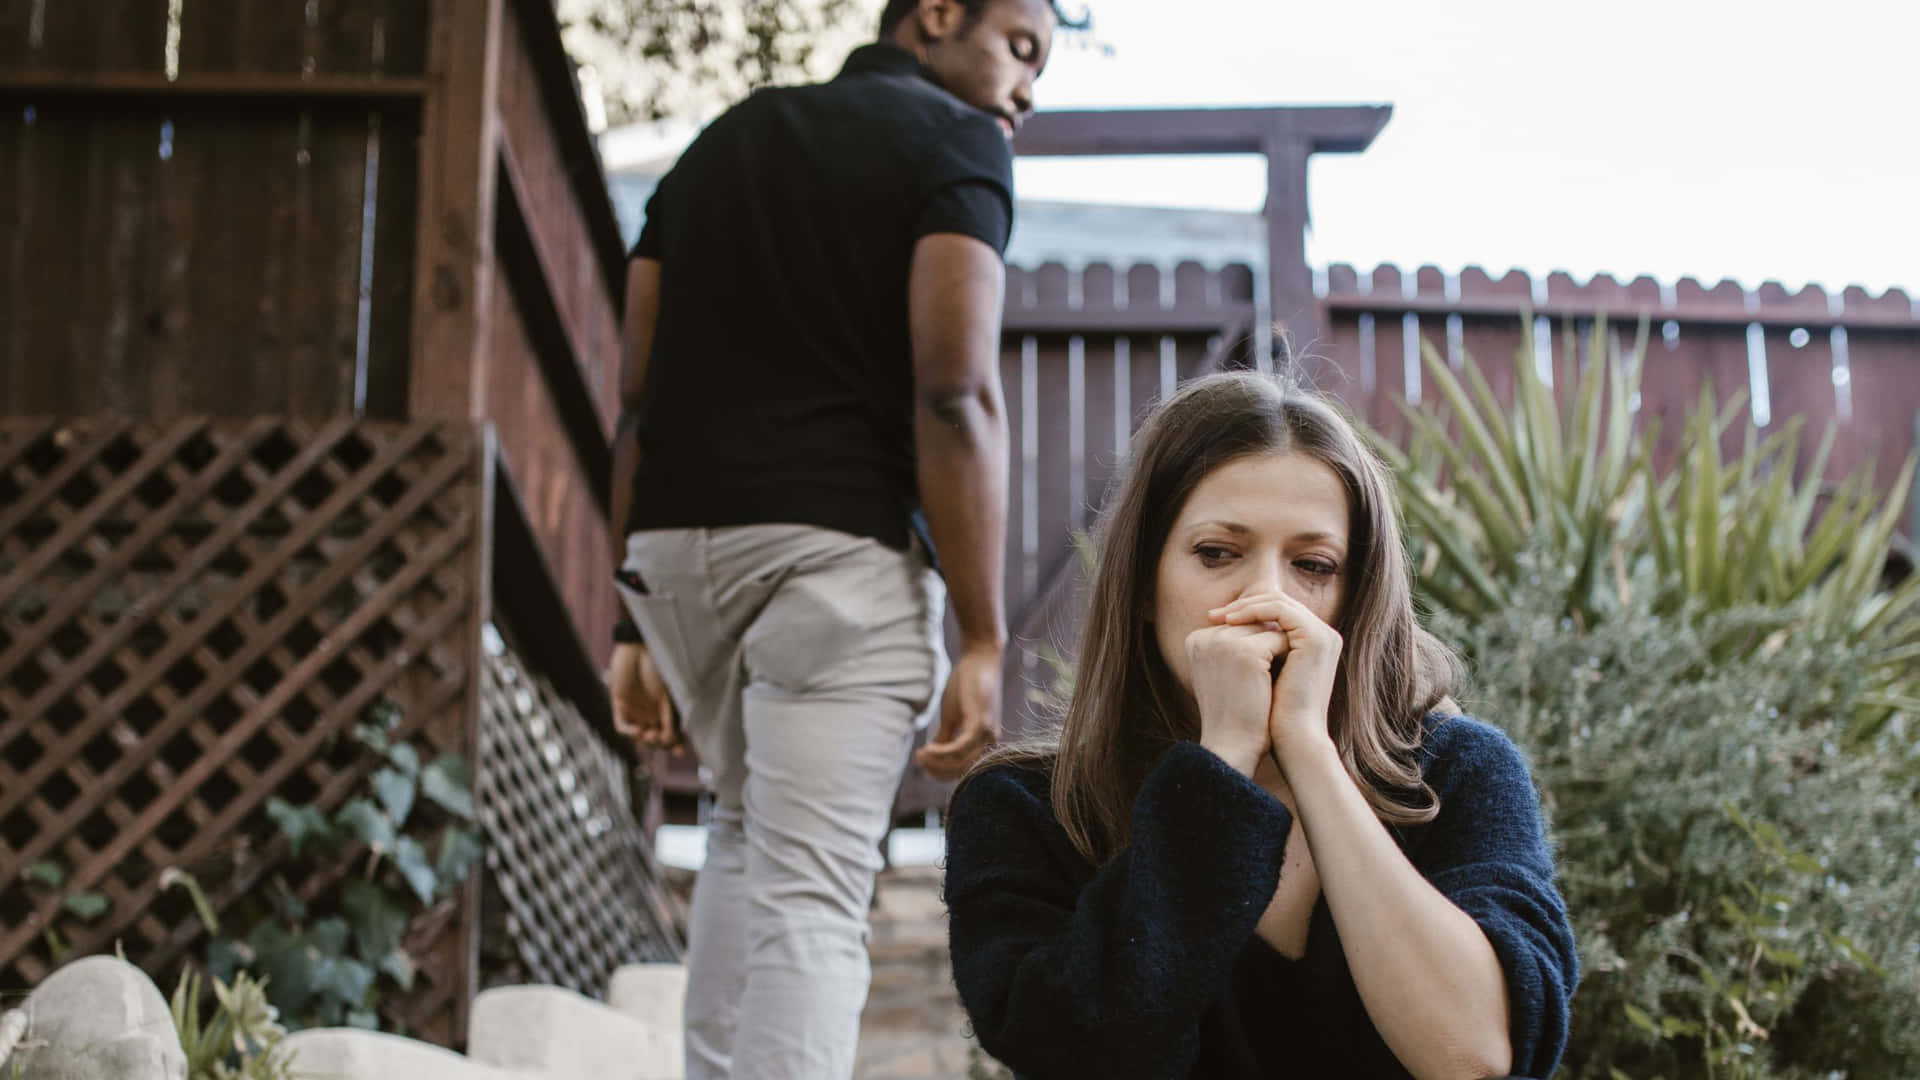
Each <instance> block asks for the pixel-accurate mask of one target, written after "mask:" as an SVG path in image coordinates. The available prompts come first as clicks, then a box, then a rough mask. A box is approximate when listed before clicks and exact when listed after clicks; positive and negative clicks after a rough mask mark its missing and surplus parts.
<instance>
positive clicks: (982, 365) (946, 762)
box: [907, 233, 1007, 778]
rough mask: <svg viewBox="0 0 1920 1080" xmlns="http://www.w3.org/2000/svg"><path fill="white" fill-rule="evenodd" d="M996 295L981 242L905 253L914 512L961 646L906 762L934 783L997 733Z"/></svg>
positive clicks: (1003, 452) (997, 282)
mask: <svg viewBox="0 0 1920 1080" xmlns="http://www.w3.org/2000/svg"><path fill="white" fill-rule="evenodd" d="M1005 288H1006V268H1005V266H1004V265H1003V264H1002V263H1001V261H1000V256H999V254H998V253H996V252H995V251H994V250H993V249H992V248H991V247H989V246H987V245H986V244H984V243H982V242H981V241H979V240H976V239H974V238H972V237H970V236H961V235H956V234H946V233H938V234H934V235H931V236H926V237H922V238H921V239H920V241H919V243H918V244H917V245H916V246H915V247H914V252H913V266H912V270H911V271H910V274H909V280H908V291H907V296H908V317H909V324H910V327H911V330H912V342H913V382H914V445H915V448H916V452H917V455H918V467H919V481H920V501H921V503H922V505H923V506H924V508H925V510H926V515H927V527H928V530H929V531H930V532H931V533H932V535H933V544H934V547H935V548H936V549H937V551H938V552H939V556H940V566H941V570H942V571H943V573H944V574H945V576H946V580H947V592H948V595H949V597H950V598H951V601H952V604H953V612H954V616H955V618H956V619H957V620H958V622H959V623H960V636H961V654H960V656H959V657H957V658H956V659H955V663H954V669H953V675H952V677H951V679H950V680H949V681H948V684H947V691H946V695H945V697H944V699H943V700H942V702H941V710H940V713H941V715H940V727H939V730H938V732H937V733H936V734H935V735H934V737H933V741H932V742H930V743H929V744H928V745H927V746H925V747H923V748H922V749H921V750H920V751H919V753H918V755H917V757H916V760H918V761H919V763H920V765H921V767H923V768H925V769H926V770H927V771H928V772H929V773H932V774H933V775H934V776H936V777H941V778H952V777H956V776H958V775H959V774H960V773H961V772H963V771H965V769H966V767H967V766H968V765H970V764H972V763H973V761H974V760H976V759H977V758H978V757H979V756H980V754H981V753H983V752H984V751H985V750H986V749H987V748H988V747H990V746H991V745H992V744H993V742H994V740H995V739H997V738H998V737H999V733H1000V661H1001V656H1002V653H1003V652H1004V650H1005V648H1006V641H1007V627H1006V612H1005V602H1004V600H1003V599H1002V595H1003V592H1002V590H1003V585H1004V582H1005V578H1006V568H1005V562H1006V532H1007V419H1006V404H1005V402H1004V401H1003V400H1002V397H1001V390H1000V315H1001V304H1002V302H1003V299H1004V295H1005Z"/></svg>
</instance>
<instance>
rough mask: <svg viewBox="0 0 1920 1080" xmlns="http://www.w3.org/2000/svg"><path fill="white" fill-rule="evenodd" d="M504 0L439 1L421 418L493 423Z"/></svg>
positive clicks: (416, 396) (420, 344)
mask: <svg viewBox="0 0 1920 1080" xmlns="http://www.w3.org/2000/svg"><path fill="white" fill-rule="evenodd" d="M502 8H503V0H458V2H456V0H435V2H434V11H433V23H432V27H431V29H430V31H429V33H430V35H431V36H430V38H429V44H428V53H427V75H428V79H429V81H430V83H431V84H432V90H431V92H430V93H429V96H428V100H427V105H426V109H425V113H424V116H423V117H422V123H421V134H420V203H419V205H420V213H419V221H418V229H419V232H418V234H417V239H416V241H415V255H414V285H413V335H412V343H413V348H412V362H413V366H412V371H411V373H410V376H409V391H408V395H407V399H408V400H407V403H408V413H409V415H410V416H411V417H413V418H415V419H424V418H428V417H439V418H443V419H448V420H455V419H458V420H479V419H482V418H484V417H485V416H486V415H487V403H486V379H485V378H484V372H483V370H482V366H483V365H484V364H485V362H486V360H485V358H486V355H487V351H486V347H487V329H488V328H487V313H488V311H489V307H490V304H491V300H492V291H493V231H494V195H495V174H496V171H497V169H498V157H499V155H498V153H497V150H496V140H497V138H498V133H497V129H496V124H497V121H496V119H495V115H494V108H493V100H494V96H495V89H496V85H497V83H498V81H499V69H500V34H501V25H500V24H501V14H502Z"/></svg>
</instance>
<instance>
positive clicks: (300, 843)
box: [267, 795, 335, 859]
mask: <svg viewBox="0 0 1920 1080" xmlns="http://www.w3.org/2000/svg"><path fill="white" fill-rule="evenodd" d="M267 816H268V817H270V818H272V819H273V823H274V824H275V825H278V826H279V827H280V835H282V836H285V837H286V838H287V849H288V851H289V852H290V853H291V854H292V855H293V857H294V858H296V859H297V858H299V857H300V853H301V851H303V850H305V849H306V847H307V845H308V844H309V843H312V844H314V845H315V846H317V847H332V846H333V845H334V842H335V837H334V833H333V826H332V825H329V824H328V823H327V818H326V815H325V814H322V813H321V812H320V811H319V810H316V809H314V808H313V807H312V806H305V805H302V806H295V805H293V804H292V803H290V802H288V801H286V800H285V799H282V798H280V797H279V796H278V795H276V796H274V797H273V798H271V799H268V800H267Z"/></svg>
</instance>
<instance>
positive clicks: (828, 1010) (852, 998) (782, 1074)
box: [622, 525, 946, 1080]
mask: <svg viewBox="0 0 1920 1080" xmlns="http://www.w3.org/2000/svg"><path fill="white" fill-rule="evenodd" d="M626 569H628V570H631V571H633V572H634V573H635V574H637V575H638V576H639V578H640V580H641V581H642V582H643V583H644V585H645V587H646V591H645V593H638V592H635V591H634V590H631V589H626V588H624V587H623V588H622V594H623V597H624V599H625V600H626V605H627V608H628V610H629V611H630V612H631V614H632V615H633V619H634V622H635V623H636V624H638V626H639V627H640V630H641V633H642V635H643V636H644V637H645V638H646V641H647V645H648V648H649V650H650V651H651V652H652V654H653V656H654V658H655V660H656V662H657V663H658V664H659V667H660V670H661V674H662V676H663V677H664V678H665V679H666V682H667V686H668V689H669V690H670V692H671V693H672V695H673V699H674V702H675V704H676V705H677V706H678V707H679V710H680V715H681V718H682V724H683V727H684V729H685V732H686V736H687V739H688V741H689V742H690V743H691V744H692V746H693V750H694V752H695V753H696V754H697V755H698V756H699V758H700V763H701V765H702V767H703V771H705V772H706V773H707V774H708V779H709V782H710V783H711V784H712V786H713V789H714V793H715V797H716V804H715V807H714V812H713V816H712V820H711V821H710V822H709V827H708V832H707V859H706V864H705V867H704V868H703V869H702V870H701V872H700V875H699V878H698V880H697V882H696V883H695V886H694V892H693V910H692V915H691V926H690V930H689V935H688V936H689V941H688V952H687V968H688V971H687V1000H686V1046H687V1080H718V1078H723V1077H732V1078H734V1080H763V1078H786V1077H793V1078H800V1077H805V1078H808V1080H820V1078H844V1077H850V1076H851V1075H852V1074H853V1062H854V1049H855V1046H856V1044H857V1042H858V1039H859V1028H860V1012H861V1009H862V1007H863V1006H864V1005H865V1003H866V997H867V984H868V981H869V978H870V974H871V973H870V970H869V967H868V962H867V950H866V937H867V908H868V905H869V903H870V902H871V900H872V896H873V879H874V875H875V874H876V873H877V872H878V871H879V869H880V855H879V845H880V842H881V840H882V839H883V838H884V836H885V835H886V831H887V827H888V824H889V821H888V818H889V816H890V812H891V809H892V804H893V797H894V793H895V791H896V790H897V788H898V786H899V782H900V777H901V774H902V772H903V770H904V767H905V765H906V761H907V755H908V752H909V750H910V748H911V746H912V743H913V739H914V733H915V731H916V729H917V728H918V727H920V726H922V725H923V724H925V723H926V721H927V718H928V717H929V716H930V715H931V713H932V705H933V703H934V701H935V695H936V693H937V691H938V688H939V686H940V684H941V683H942V682H943V681H944V679H945V677H946V654H945V649H944V647H943V645H942V641H943V637H942V632H941V628H942V620H943V618H944V608H945V603H946V591H945V587H944V586H943V585H942V583H941V582H940V579H939V577H938V575H936V574H935V573H934V572H933V571H932V570H930V569H929V568H928V566H927V561H926V558H925V557H924V555H923V554H922V553H921V552H920V551H919V550H917V549H916V550H914V551H911V552H905V553H903V552H897V551H893V550H892V549H890V548H888V547H886V546H885V545H883V544H880V543H878V542H877V541H874V540H869V539H863V538H860V537H854V536H849V535H847V534H845V533H840V532H836V531H834V530H831V529H823V528H816V527H813V526H808V525H748V526H736V527H730V528H716V529H662V530H649V531H646V532H639V533H635V534H633V535H632V536H630V537H628V539H627V562H626Z"/></svg>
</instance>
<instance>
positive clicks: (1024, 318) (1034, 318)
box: [1000, 303, 1253, 334]
mask: <svg viewBox="0 0 1920 1080" xmlns="http://www.w3.org/2000/svg"><path fill="white" fill-rule="evenodd" d="M1252 317H1253V305H1252V304H1251V303H1225V304H1219V305H1212V306H1207V307H1194V308H1177V307H1176V308H1162V307H1138V308H1124V307H1121V308H1113V307H1110V308H1086V307H1077V308H1076V307H1061V306H1051V305H1050V306H1047V307H1030V308H1026V307H1008V308H1007V309H1006V312H1005V314H1004V315H1003V316H1002V318H1001V322H1000V326H1001V329H1002V331H1004V332H1005V333H1009V334H1099V333H1110V334H1196V333H1200V334H1204V333H1210V332H1212V331H1216V330H1219V329H1220V328H1221V327H1223V326H1238V325H1241V324H1242V323H1245V322H1247V321H1249V320H1250V319H1252Z"/></svg>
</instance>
